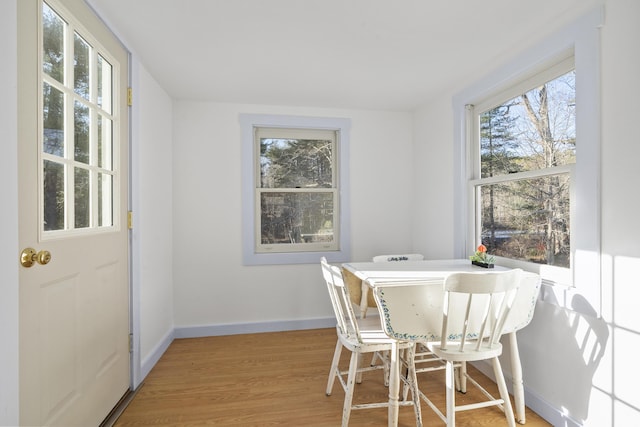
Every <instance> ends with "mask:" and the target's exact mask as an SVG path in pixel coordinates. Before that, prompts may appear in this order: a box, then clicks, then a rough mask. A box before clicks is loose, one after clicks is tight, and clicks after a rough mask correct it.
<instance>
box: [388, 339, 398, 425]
mask: <svg viewBox="0 0 640 427" xmlns="http://www.w3.org/2000/svg"><path fill="white" fill-rule="evenodd" d="M390 359H391V360H390V362H389V427H396V426H397V425H398V406H399V405H398V396H399V394H400V363H399V361H400V351H399V349H398V343H397V342H394V343H392V344H391V354H390Z"/></svg>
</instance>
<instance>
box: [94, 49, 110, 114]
mask: <svg viewBox="0 0 640 427" xmlns="http://www.w3.org/2000/svg"><path fill="white" fill-rule="evenodd" d="M111 73H112V67H111V64H109V63H108V62H107V60H106V59H104V58H103V57H102V56H100V55H98V105H99V106H100V107H102V109H103V110H104V111H106V112H107V113H109V114H111V103H112V86H113V85H112V84H111V75H112V74H111Z"/></svg>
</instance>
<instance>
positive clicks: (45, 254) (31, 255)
mask: <svg viewBox="0 0 640 427" xmlns="http://www.w3.org/2000/svg"><path fill="white" fill-rule="evenodd" d="M49 261H51V252H49V251H40V252H36V250H35V249H33V248H26V249H24V250H23V251H22V252H21V253H20V264H21V265H22V266H23V267H26V268H29V267H31V266H32V265H33V264H35V263H36V262H37V263H38V264H40V265H45V264H48V263H49Z"/></svg>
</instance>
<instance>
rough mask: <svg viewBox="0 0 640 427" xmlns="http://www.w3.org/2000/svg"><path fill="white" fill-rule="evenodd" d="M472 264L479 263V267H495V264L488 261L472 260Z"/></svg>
mask: <svg viewBox="0 0 640 427" xmlns="http://www.w3.org/2000/svg"><path fill="white" fill-rule="evenodd" d="M471 264H473V265H477V266H478V267H482V268H493V264H489V263H487V262H480V261H471Z"/></svg>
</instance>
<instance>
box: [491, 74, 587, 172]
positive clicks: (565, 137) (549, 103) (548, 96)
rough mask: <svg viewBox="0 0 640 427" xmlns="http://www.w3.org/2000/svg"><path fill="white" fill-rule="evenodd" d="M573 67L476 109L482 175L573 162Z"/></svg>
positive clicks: (528, 169) (574, 145)
mask: <svg viewBox="0 0 640 427" xmlns="http://www.w3.org/2000/svg"><path fill="white" fill-rule="evenodd" d="M575 129H576V127H575V72H574V71H571V72H569V73H567V74H565V75H563V76H561V77H558V78H556V79H555V80H552V81H550V82H547V83H545V84H544V85H542V86H540V87H538V88H535V89H532V90H530V91H529V92H527V93H524V94H522V95H520V96H518V97H516V98H513V99H511V100H509V101H507V102H505V103H503V104H502V105H499V106H497V107H495V108H493V109H491V110H489V111H485V112H483V113H482V114H480V144H481V145H480V149H481V159H480V162H481V176H482V178H486V177H491V176H498V175H505V174H509V173H513V172H521V171H530V170H537V169H544V168H549V167H553V166H560V165H566V164H569V163H575V153H576V132H575Z"/></svg>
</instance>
